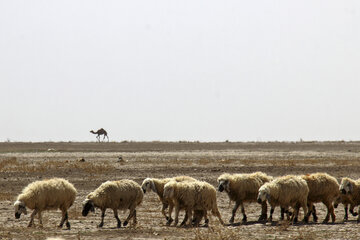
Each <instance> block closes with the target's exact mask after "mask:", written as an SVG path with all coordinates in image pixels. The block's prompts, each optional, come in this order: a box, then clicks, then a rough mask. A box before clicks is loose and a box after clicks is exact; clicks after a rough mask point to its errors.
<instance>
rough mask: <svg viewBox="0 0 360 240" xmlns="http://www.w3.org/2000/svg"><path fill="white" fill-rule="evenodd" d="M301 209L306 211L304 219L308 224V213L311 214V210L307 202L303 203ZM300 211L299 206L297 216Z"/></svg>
mask: <svg viewBox="0 0 360 240" xmlns="http://www.w3.org/2000/svg"><path fill="white" fill-rule="evenodd" d="M301 207H302V209H303V211H304V219H303V221H304V222H305V223H307V222H308V221H309V218H308V217H307V213H308V211H309V212H310V210H309V209H308V207H307V204H306V202H305V203H303V204H302V206H301ZM299 210H300V206H299V208H298V211H297V214H299ZM297 216H298V215H296V217H297Z"/></svg>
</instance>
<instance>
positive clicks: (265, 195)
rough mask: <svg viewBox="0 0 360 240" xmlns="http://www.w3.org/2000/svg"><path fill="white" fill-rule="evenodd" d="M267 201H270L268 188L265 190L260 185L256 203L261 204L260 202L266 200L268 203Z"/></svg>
mask: <svg viewBox="0 0 360 240" xmlns="http://www.w3.org/2000/svg"><path fill="white" fill-rule="evenodd" d="M269 199H270V191H269V188H267V187H266V186H265V185H262V186H261V187H260V188H259V194H258V197H257V202H258V203H262V202H265V201H266V200H268V201H269Z"/></svg>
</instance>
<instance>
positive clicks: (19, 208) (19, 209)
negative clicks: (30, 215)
mask: <svg viewBox="0 0 360 240" xmlns="http://www.w3.org/2000/svg"><path fill="white" fill-rule="evenodd" d="M14 207H15V218H17V219H18V218H20V216H21V214H22V213H24V214H25V215H26V214H27V211H26V206H25V203H24V202H23V201H19V200H17V201H16V202H15V203H14Z"/></svg>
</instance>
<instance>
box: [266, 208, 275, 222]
mask: <svg viewBox="0 0 360 240" xmlns="http://www.w3.org/2000/svg"><path fill="white" fill-rule="evenodd" d="M274 210H275V207H271V208H270V216H269V219H268V221H269V222H272V215H273V213H274Z"/></svg>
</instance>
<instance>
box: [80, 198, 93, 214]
mask: <svg viewBox="0 0 360 240" xmlns="http://www.w3.org/2000/svg"><path fill="white" fill-rule="evenodd" d="M89 211H91V212H95V206H94V202H93V201H92V200H90V199H85V201H84V202H83V210H82V215H83V216H84V217H86V216H87V215H88V213H89Z"/></svg>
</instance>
